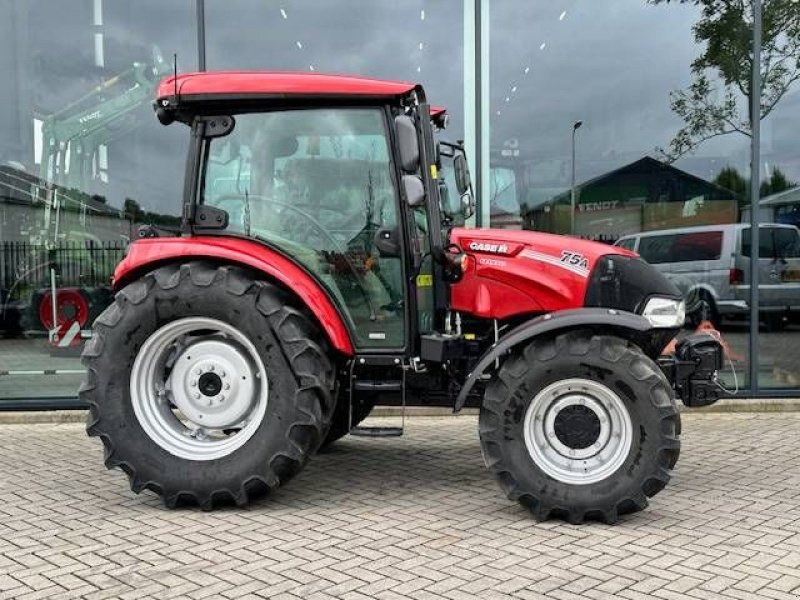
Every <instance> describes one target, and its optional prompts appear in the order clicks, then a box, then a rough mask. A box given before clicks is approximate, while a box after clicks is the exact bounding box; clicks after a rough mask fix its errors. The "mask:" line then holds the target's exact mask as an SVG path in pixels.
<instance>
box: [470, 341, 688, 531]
mask: <svg viewBox="0 0 800 600" xmlns="http://www.w3.org/2000/svg"><path fill="white" fill-rule="evenodd" d="M679 432H680V416H679V414H678V411H677V407H676V405H675V402H674V399H673V394H672V389H671V388H670V385H669V383H668V382H667V380H666V378H665V377H664V375H663V373H662V372H661V370H660V369H659V368H658V366H657V365H656V364H655V363H654V362H653V361H652V360H650V359H649V358H648V357H647V356H645V355H644V354H643V353H642V352H641V350H639V349H638V348H636V347H633V346H631V345H629V344H628V343H627V342H626V341H625V340H622V339H620V338H617V337H612V336H597V335H594V336H593V335H591V334H590V333H587V332H580V331H577V332H569V333H565V334H562V335H560V336H558V337H556V338H555V339H550V340H537V341H534V342H532V343H531V344H529V345H528V346H527V347H526V348H524V349H523V350H522V351H520V352H518V353H517V354H516V355H514V356H512V357H510V358H509V359H508V360H506V362H505V363H503V365H502V366H501V368H500V370H499V372H498V373H497V374H496V375H495V377H494V378H493V380H492V381H491V382H490V383H489V385H488V386H487V388H486V394H485V397H484V402H483V406H482V407H481V414H480V437H481V446H482V450H483V455H484V460H485V462H486V465H487V466H488V467H489V469H490V470H491V471H492V473H493V474H494V475H495V477H496V478H497V479H498V480H499V482H500V484H501V486H502V487H503V489H504V490H505V491H506V493H507V494H508V496H509V498H511V499H513V500H518V501H519V502H520V503H522V504H523V505H525V506H526V507H527V508H528V509H530V511H531V512H532V513H533V514H534V516H535V517H536V518H538V519H540V520H544V519H547V518H549V517H551V516H556V517H562V518H565V519H567V520H568V521H570V522H572V523H580V522H582V521H584V520H587V519H597V520H601V521H605V522H607V523H613V522H615V521H616V520H617V518H618V516H619V515H620V514H624V513H628V512H634V511H638V510H642V509H643V508H644V507H645V506H647V498H648V497H649V496H653V495H655V494H656V493H658V492H659V491H660V490H661V489H663V488H664V486H665V485H666V484H667V481H668V480H669V471H670V470H671V469H672V468H673V466H674V465H675V463H676V461H677V460H678V454H679V450H680V442H679V439H678V435H679Z"/></svg>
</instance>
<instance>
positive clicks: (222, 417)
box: [169, 340, 255, 429]
mask: <svg viewBox="0 0 800 600" xmlns="http://www.w3.org/2000/svg"><path fill="white" fill-rule="evenodd" d="M169 383H170V386H169V387H170V388H171V390H172V396H173V401H174V403H175V405H176V406H177V407H178V408H179V409H180V410H181V412H182V413H183V414H184V415H186V417H187V418H188V419H190V420H191V421H194V422H195V423H197V424H198V425H202V426H204V427H214V428H219V429H225V428H230V427H233V426H234V425H237V424H238V423H239V422H240V421H241V420H242V419H243V418H244V416H245V415H246V414H247V412H248V410H249V408H250V405H251V403H252V401H253V386H254V384H255V375H254V373H253V369H252V367H251V366H250V364H249V363H248V361H247V359H246V357H245V356H244V355H243V354H242V352H241V351H240V350H239V349H238V348H237V347H236V346H235V345H234V344H232V343H231V342H229V341H227V340H207V341H200V342H196V343H194V344H191V345H190V346H188V347H186V348H184V349H183V351H182V352H181V353H180V355H179V356H178V358H177V359H176V360H175V365H174V367H173V369H172V374H171V375H170V378H169Z"/></svg>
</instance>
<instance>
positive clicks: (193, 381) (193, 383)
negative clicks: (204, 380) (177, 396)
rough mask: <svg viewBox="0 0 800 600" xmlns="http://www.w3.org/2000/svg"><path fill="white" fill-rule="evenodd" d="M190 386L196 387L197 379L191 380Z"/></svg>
mask: <svg viewBox="0 0 800 600" xmlns="http://www.w3.org/2000/svg"><path fill="white" fill-rule="evenodd" d="M191 386H192V387H197V379H192V383H191Z"/></svg>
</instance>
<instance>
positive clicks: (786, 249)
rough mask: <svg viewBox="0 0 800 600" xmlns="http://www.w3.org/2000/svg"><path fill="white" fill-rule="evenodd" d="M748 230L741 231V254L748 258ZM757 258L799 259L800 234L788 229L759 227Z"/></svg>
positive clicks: (749, 244)
mask: <svg viewBox="0 0 800 600" xmlns="http://www.w3.org/2000/svg"><path fill="white" fill-rule="evenodd" d="M751 245H752V244H751V242H750V229H749V228H748V229H743V230H742V254H743V255H744V256H748V257H749V256H750V246H751ZM758 248H759V249H758V257H759V258H772V259H775V258H798V257H800V232H798V230H797V229H793V228H788V227H761V228H760V229H759V234H758Z"/></svg>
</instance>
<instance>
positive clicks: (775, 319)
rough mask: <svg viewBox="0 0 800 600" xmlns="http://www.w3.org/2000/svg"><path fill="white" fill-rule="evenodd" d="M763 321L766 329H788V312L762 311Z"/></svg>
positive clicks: (773, 330) (772, 330)
mask: <svg viewBox="0 0 800 600" xmlns="http://www.w3.org/2000/svg"><path fill="white" fill-rule="evenodd" d="M761 321H763V323H764V331H766V332H772V333H775V332H778V331H783V330H784V329H786V325H787V322H786V314H785V313H783V312H768V313H761Z"/></svg>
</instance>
